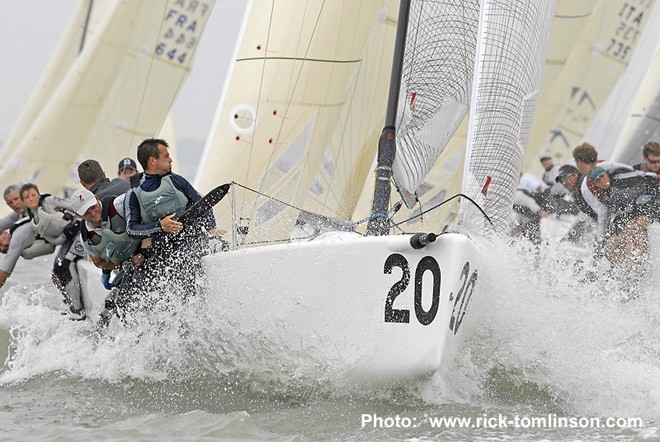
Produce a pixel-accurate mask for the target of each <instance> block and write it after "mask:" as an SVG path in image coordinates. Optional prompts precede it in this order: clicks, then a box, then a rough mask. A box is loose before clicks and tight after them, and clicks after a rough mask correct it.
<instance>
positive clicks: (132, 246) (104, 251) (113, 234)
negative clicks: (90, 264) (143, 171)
mask: <svg viewBox="0 0 660 442" xmlns="http://www.w3.org/2000/svg"><path fill="white" fill-rule="evenodd" d="M114 199H115V197H114V196H108V197H105V198H103V199H102V200H101V206H102V207H103V209H102V211H101V234H100V235H99V234H98V233H96V232H95V231H89V230H87V225H86V223H82V225H81V227H80V234H81V235H82V238H83V240H84V241H85V242H86V243H87V247H88V248H89V250H91V251H92V253H93V254H94V255H96V256H100V257H101V259H102V260H104V261H108V262H114V263H115V264H121V263H122V262H124V261H126V260H127V259H128V258H130V257H131V256H133V253H135V250H136V249H137V248H138V245H139V244H140V240H139V239H132V238H130V237H129V236H128V234H127V233H126V220H125V219H124V218H123V217H122V216H121V215H120V214H119V213H118V212H117V209H116V208H115V205H114V204H113V200H114Z"/></svg>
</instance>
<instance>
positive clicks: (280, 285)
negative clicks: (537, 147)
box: [196, 0, 554, 380]
mask: <svg viewBox="0 0 660 442" xmlns="http://www.w3.org/2000/svg"><path fill="white" fill-rule="evenodd" d="M397 3H399V2H393V1H382V0H372V1H360V2H355V1H352V0H346V1H334V2H330V3H329V2H322V1H312V2H309V1H307V2H299V1H295V0H278V1H267V2H266V1H260V0H255V1H253V2H252V3H251V5H250V6H249V7H248V8H247V12H246V14H247V16H246V19H245V21H244V30H243V35H242V39H241V44H240V47H239V48H238V49H237V56H236V62H235V63H234V66H233V72H232V75H231V77H230V80H229V81H230V82H229V83H228V85H227V86H226V87H225V91H224V93H223V97H222V100H221V103H220V106H219V109H218V112H217V114H216V126H215V129H214V132H213V134H212V136H211V137H209V140H208V142H207V146H206V149H205V154H204V157H203V160H202V162H201V165H202V169H201V170H200V172H199V173H198V176H197V179H196V185H197V186H198V189H199V190H200V191H202V192H204V191H205V190H209V189H210V188H211V187H213V185H217V181H218V180H225V179H233V180H234V181H235V182H236V183H235V184H234V186H233V188H232V190H231V192H230V196H229V197H228V198H225V200H224V201H223V202H222V203H221V204H224V205H223V206H221V207H220V210H219V211H218V210H217V211H216V216H217V219H221V220H224V222H226V223H227V227H228V228H229V225H231V228H230V229H231V232H232V250H230V251H227V252H219V253H213V254H211V255H209V256H206V257H205V258H204V266H205V270H206V275H207V280H206V282H205V287H204V294H203V296H204V298H205V300H206V302H207V306H208V308H209V309H210V310H211V311H213V312H215V313H217V315H218V318H219V320H222V321H226V322H227V323H229V324H231V325H232V326H234V327H235V329H236V332H237V333H238V334H240V335H242V336H245V337H247V338H249V339H255V340H259V341H265V342H267V343H268V345H269V348H272V349H279V350H280V351H282V352H285V353H286V352H291V351H293V352H304V353H305V354H307V355H311V356H312V357H315V356H316V357H319V358H322V359H324V360H328V359H330V360H331V362H335V363H337V364H338V365H339V366H341V367H343V368H344V369H345V370H346V371H347V372H348V373H349V374H350V375H352V376H355V377H357V378H361V379H364V378H369V379H371V380H373V379H388V380H390V379H397V380H398V379H410V378H417V377H421V376H426V375H428V374H429V373H433V372H435V371H438V370H440V369H441V367H442V366H443V361H445V360H446V359H447V358H449V357H450V355H451V350H452V349H453V348H455V347H456V346H457V345H458V343H459V342H460V341H459V340H460V338H461V333H460V332H461V331H462V330H463V328H464V325H463V324H464V321H466V320H467V319H468V318H469V307H470V305H471V304H472V303H473V302H475V301H474V300H473V296H476V291H475V289H476V287H477V286H478V284H479V274H480V272H482V271H483V270H482V266H483V263H481V262H480V261H479V257H480V253H479V247H480V245H478V244H477V242H476V239H475V238H476V237H478V234H479V233H484V232H486V231H488V232H491V233H494V234H497V233H499V232H503V231H505V230H506V226H508V214H509V213H510V210H511V204H512V203H511V201H512V197H513V191H514V189H515V184H516V182H517V178H518V175H519V171H520V167H521V164H522V156H523V154H524V149H525V146H526V142H527V139H528V136H529V129H530V126H531V119H532V116H533V114H534V107H535V101H536V97H537V95H538V88H539V84H540V81H541V71H542V66H543V61H544V54H545V46H546V43H547V39H548V34H549V28H550V23H551V22H552V13H553V6H554V3H553V2H551V1H547V2H532V3H533V4H528V3H529V2H525V1H513V2H512V1H510V0H506V1H491V0H483V1H481V2H479V3H477V2H460V3H461V4H457V3H456V2H432V3H431V2H420V1H414V0H412V1H411V0H403V1H401V2H400V4H397ZM397 6H398V16H397V17H394V11H395V10H397ZM470 7H472V8H475V9H473V10H468V9H467V8H470ZM466 16H473V17H474V20H473V21H470V20H465V17H466ZM447 17H450V18H449V19H448V20H449V21H451V26H437V25H438V23H440V22H441V21H442V20H447ZM395 22H396V23H397V27H396V34H395V38H394V41H393V46H394V51H393V52H394V57H393V58H394V62H393V63H392V64H391V66H392V67H391V68H388V67H386V65H385V64H383V63H382V61H383V59H384V54H385V53H388V52H389V50H390V47H387V48H385V47H383V45H380V46H379V45H377V44H374V42H378V41H380V42H388V41H390V40H389V35H390V33H391V32H392V29H391V27H390V26H391V25H392V24H393V23H395ZM415 37H418V38H415ZM422 37H423V38H422ZM504 42H506V43H504ZM437 45H442V47H445V48H448V49H447V50H448V51H449V53H452V52H451V51H452V50H453V51H460V52H458V53H454V55H455V56H454V57H449V58H445V60H449V61H450V62H452V63H453V62H457V63H458V65H457V66H456V68H454V69H452V68H451V66H446V65H443V64H442V62H441V61H437V60H438V58H439V54H440V53H439V52H437V51H436V49H437V48H438V47H439V46H437ZM452 48H453V49H452ZM466 49H467V50H466ZM459 54H460V56H459ZM466 54H473V55H472V56H465V55H466ZM430 60H436V62H437V64H436V67H435V68H434V70H432V71H431V72H427V71H425V70H424V67H428V66H429V63H428V61H430ZM419 61H421V62H422V63H416V62H419ZM373 66H379V68H380V69H379V70H377V71H374V70H373ZM390 69H391V75H390V76H389V91H387V90H385V89H373V88H371V89H370V88H369V87H366V86H373V85H374V82H382V77H383V76H387V73H388V72H390ZM365 75H369V76H370V77H365ZM446 75H453V77H452V79H451V80H450V83H451V84H455V85H459V86H460V85H465V84H467V85H469V86H470V87H471V89H469V88H468V92H467V93H466V91H465V89H464V88H461V87H457V88H456V89H457V90H456V91H454V92H448V93H443V94H439V95H440V97H438V95H437V94H435V95H434V94H433V93H432V92H433V91H434V90H437V88H438V79H439V78H441V77H442V78H444V77H445V76H446ZM369 78H370V79H369ZM514 80H515V81H514ZM358 86H359V87H358ZM383 96H386V97H387V103H386V105H385V106H384V107H383V108H379V109H375V110H370V108H369V105H370V104H371V102H372V101H375V102H379V101H382V97H383ZM456 97H460V98H458V99H457V98H456ZM355 109H357V112H355V113H354V112H352V111H353V110H355ZM468 109H470V114H471V118H470V125H469V130H468V135H467V150H468V155H467V160H466V166H465V172H464V179H463V186H462V188H463V192H464V193H465V194H466V198H465V199H466V202H465V204H466V206H465V207H463V206H462V207H461V216H459V219H460V220H461V221H462V225H463V226H471V227H472V229H473V230H472V231H468V230H466V231H463V232H462V233H457V231H456V232H455V233H447V232H442V231H441V229H442V226H436V228H437V230H428V231H422V232H419V231H417V232H400V233H398V234H396V231H395V230H394V228H395V227H396V228H399V229H401V230H403V229H402V227H401V226H405V223H402V224H400V225H398V226H392V224H391V213H392V212H393V211H395V210H396V208H397V206H398V205H399V204H396V203H394V204H393V203H392V202H391V201H390V197H391V193H390V187H389V186H390V182H391V177H392V169H393V161H396V160H395V158H398V159H403V160H404V163H401V164H399V165H398V166H394V169H395V174H394V182H395V185H396V186H397V188H398V190H399V192H400V193H401V195H402V199H403V202H406V203H407V204H413V205H414V204H415V200H416V198H417V195H416V193H417V189H416V188H415V187H416V186H419V185H420V183H421V181H422V180H423V178H424V175H425V174H427V173H428V171H429V170H430V169H431V166H432V165H433V163H434V162H435V159H436V158H438V157H439V156H441V153H442V151H443V148H444V145H442V144H447V141H448V139H449V138H450V137H451V133H453V132H454V131H455V130H456V128H457V127H458V126H459V123H460V122H461V121H462V119H463V116H464V115H465V112H466V111H467V110H468ZM368 111H369V113H367V112H368ZM373 113H375V115H382V116H383V119H381V120H380V121H378V118H376V117H373V116H372V115H374V114H373ZM365 114H366V115H365ZM439 115H442V116H439ZM383 121H384V122H385V125H384V126H385V127H384V129H383V130H382V131H380V135H379V129H378V127H377V126H375V125H376V124H380V125H381V126H380V127H381V128H382V123H383ZM362 122H364V123H365V124H359V123H362ZM443 122H452V123H451V127H449V128H447V126H446V125H445V124H444V123H443ZM406 124H408V125H411V129H410V130H407V129H405V130H404V129H403V128H405V127H407V126H405V125H406ZM414 126H416V127H414ZM438 130H440V131H442V130H445V131H448V132H449V133H447V134H445V136H443V137H440V136H437V134H438V132H437V131H438ZM402 137H406V138H409V139H411V140H413V141H414V142H413V143H412V145H411V146H410V148H409V153H408V154H405V155H403V154H402V155H400V156H399V146H400V145H401V143H402ZM376 138H379V142H378V154H377V158H378V161H377V166H376V180H375V181H376V186H375V187H376V190H375V194H374V198H373V204H372V214H371V215H370V216H369V217H368V219H367V220H365V223H360V222H356V220H351V216H353V211H354V209H355V207H356V205H357V200H358V197H359V193H360V191H361V189H362V188H363V187H364V184H365V180H366V178H364V177H365V176H366V175H368V173H365V169H368V168H369V167H370V165H371V160H369V158H374V157H376V154H375V152H374V149H375V147H374V145H372V144H370V143H371V142H372V141H375V139H376ZM345 139H348V140H350V143H343V142H342V141H343V140H345ZM435 139H438V140H441V141H440V143H436V142H435V141H434V140H435ZM374 144H375V143H374ZM436 144H440V145H436ZM346 158H348V159H349V160H350V161H344V159H346ZM365 159H366V160H365ZM405 161H407V163H405ZM351 162H352V163H353V164H348V163H351ZM358 163H359V164H360V167H359V168H357V167H356V164H358ZM411 163H412V164H411ZM340 166H341V167H340ZM397 170H398V172H396V171H397ZM397 177H398V178H397ZM402 177H403V178H404V179H403V180H402ZM329 189H332V190H335V191H336V192H337V193H334V194H333V193H332V192H330V191H329ZM265 195H270V196H271V198H269V197H266V196H265ZM448 196H449V195H448ZM406 200H407V201H406ZM468 201H469V202H468ZM325 202H327V204H325ZM338 202H342V204H338ZM475 203H476V204H479V205H480V206H481V207H483V209H481V210H476V209H475V210H476V212H475V211H473V210H471V207H470V206H472V205H473V204H475ZM468 204H469V206H468ZM307 205H311V206H313V207H315V209H316V210H317V212H315V213H312V212H311V211H309V210H307V209H305V210H302V209H301V207H305V206H307ZM472 207H473V206H472ZM319 209H321V210H319ZM346 215H347V216H346ZM342 216H343V219H344V221H341V219H342ZM364 224H366V226H365V225H364ZM358 226H359V227H358ZM459 228H460V226H459ZM296 229H299V230H301V231H303V232H307V233H308V234H309V235H308V237H301V236H300V235H292V234H291V232H293V231H294V230H296ZM360 229H363V230H366V235H365V234H362V233H364V232H361V231H360ZM282 232H284V233H285V234H288V235H290V236H289V237H285V238H284V239H285V240H286V241H285V243H283V244H279V243H278V239H282V236H281V235H282ZM358 232H360V233H358ZM468 235H470V236H471V237H472V238H471V237H469V236H468ZM291 236H295V238H293V240H290V239H291ZM264 242H267V244H265V245H264V244H263V243H264ZM274 351H275V350H274Z"/></svg>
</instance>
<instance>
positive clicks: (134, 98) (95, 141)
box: [0, 0, 213, 193]
mask: <svg viewBox="0 0 660 442" xmlns="http://www.w3.org/2000/svg"><path fill="white" fill-rule="evenodd" d="M212 6H213V0H210V1H203V2H199V1H191V0H190V1H189V0H169V1H165V0H160V1H158V2H152V1H131V2H116V3H115V4H114V5H113V8H112V9H111V10H109V11H108V13H107V14H106V16H105V17H104V21H103V22H102V23H100V24H99V27H98V33H97V34H96V35H94V36H93V37H92V38H91V39H90V40H89V43H88V45H87V46H86V47H85V48H84V50H83V52H82V53H81V54H80V56H79V57H77V58H76V60H75V61H74V63H73V65H72V66H71V68H70V69H69V70H68V72H67V74H66V75H65V77H64V78H63V79H62V81H61V82H60V83H59V85H58V87H57V88H56V90H55V92H54V93H53V95H52V96H51V97H50V99H49V100H48V102H47V104H46V105H45V106H44V107H43V110H42V111H41V112H40V113H39V115H38V116H37V117H36V119H35V121H34V123H33V124H32V126H31V128H30V130H29V133H28V134H27V135H26V136H25V137H24V138H23V140H22V141H21V142H20V144H19V145H18V146H17V148H16V150H15V152H14V153H13V154H12V155H11V156H10V157H9V158H8V160H7V161H6V162H5V163H4V164H3V167H2V169H0V180H1V181H2V184H3V185H8V184H12V183H20V182H24V181H26V180H30V181H34V182H35V183H37V184H38V185H39V186H40V187H41V188H42V189H43V190H44V191H48V192H51V193H59V192H60V191H61V190H62V188H63V185H64V183H65V182H66V180H67V177H68V174H69V173H70V171H73V170H75V168H76V167H77V160H79V154H80V153H81V152H86V153H87V154H88V156H89V157H92V158H95V159H97V160H99V161H100V162H101V163H102V164H104V163H105V164H109V165H114V164H116V162H117V161H118V160H119V159H120V158H122V157H123V156H126V154H127V153H128V150H129V149H130V148H131V147H134V146H135V145H137V143H138V142H139V141H140V139H141V138H145V137H148V136H154V135H155V134H157V133H158V131H159V129H160V127H161V125H162V123H163V120H164V119H165V116H166V115H167V113H168V112H169V109H170V107H171V104H172V101H173V100H174V97H175V96H176V93H177V92H178V90H179V88H180V87H181V84H182V82H183V80H184V78H185V75H186V74H187V72H188V71H189V69H190V65H191V62H192V59H193V55H194V51H195V48H196V47H197V43H198V41H199V38H200V35H201V33H202V30H203V29H204V25H205V23H206V20H207V18H208V15H209V13H210V9H211V7H212Z"/></svg>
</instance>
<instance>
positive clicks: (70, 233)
mask: <svg viewBox="0 0 660 442" xmlns="http://www.w3.org/2000/svg"><path fill="white" fill-rule="evenodd" d="M79 232H80V222H79V221H76V222H73V223H70V224H69V225H68V226H66V227H65V228H64V231H63V232H62V233H64V236H65V237H66V239H72V238H73V237H74V236H76V235H77V234H78V233H79Z"/></svg>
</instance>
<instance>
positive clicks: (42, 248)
mask: <svg viewBox="0 0 660 442" xmlns="http://www.w3.org/2000/svg"><path fill="white" fill-rule="evenodd" d="M31 221H32V220H31V219H30V217H29V216H25V217H23V218H21V219H19V220H18V221H16V222H15V223H14V224H12V226H11V227H10V229H9V234H10V235H13V234H14V231H15V230H16V229H18V228H19V227H20V226H23V225H25V224H27V223H29V222H31ZM54 251H55V245H54V244H51V243H49V242H47V241H46V240H45V239H43V238H39V237H37V238H35V240H34V242H33V243H32V244H31V245H30V247H26V248H25V249H23V251H22V252H21V257H22V258H23V259H32V258H36V257H37V256H43V255H50V254H51V253H53V252H54Z"/></svg>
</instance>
